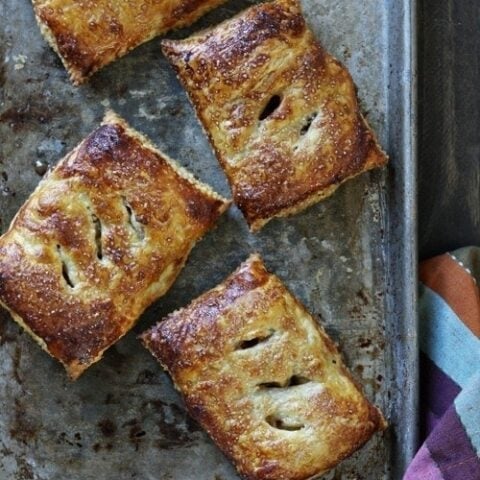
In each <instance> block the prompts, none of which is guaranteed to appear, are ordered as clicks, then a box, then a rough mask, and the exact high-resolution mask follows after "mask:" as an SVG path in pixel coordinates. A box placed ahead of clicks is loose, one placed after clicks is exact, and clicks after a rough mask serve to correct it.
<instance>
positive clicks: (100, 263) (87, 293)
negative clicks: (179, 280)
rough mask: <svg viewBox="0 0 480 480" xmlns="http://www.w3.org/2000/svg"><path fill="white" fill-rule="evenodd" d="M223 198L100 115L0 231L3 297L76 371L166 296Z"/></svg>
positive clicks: (125, 128)
mask: <svg viewBox="0 0 480 480" xmlns="http://www.w3.org/2000/svg"><path fill="white" fill-rule="evenodd" d="M227 206H228V202H227V201H225V200H224V199H223V198H221V197H220V196H219V195H217V194H216V193H215V192H213V191H212V190H210V189H209V188H208V187H207V186H205V185H203V184H201V183H199V182H197V181H196V180H195V179H194V178H193V177H192V176H191V175H190V174H189V173H187V172H186V171H185V170H184V169H183V168H181V167H179V166H178V165H176V164H175V163H174V162H173V160H171V159H169V158H168V157H167V156H166V155H164V154H163V153H161V152H159V151H158V150H156V149H155V147H154V146H153V145H152V144H151V143H150V142H149V141H148V140H147V139H146V138H144V137H143V136H141V135H140V134H138V133H137V132H135V131H134V130H133V129H131V128H130V127H129V126H128V125H127V124H126V123H125V122H124V121H123V120H122V119H120V118H119V117H117V116H116V115H115V114H113V113H108V114H107V115H106V117H105V120H104V123H103V124H102V126H100V127H99V128H98V129H97V130H96V131H94V132H93V133H92V134H91V135H90V136H88V137H87V138H86V139H85V140H84V141H83V142H82V143H81V144H80V145H79V146H78V147H77V148H75V150H73V151H72V152H71V153H70V154H68V155H67V156H66V157H65V158H64V159H63V160H61V161H60V162H59V163H58V165H57V166H56V167H55V168H54V169H53V170H52V171H51V172H50V173H49V174H48V175H47V177H46V178H45V179H44V180H42V181H41V182H40V184H39V185H38V187H37V189H36V190H35V191H34V192H33V193H32V195H31V196H30V198H29V199H28V200H27V202H26V203H25V204H24V205H23V207H22V208H21V209H20V211H19V212H18V214H17V215H16V217H15V218H14V220H13V222H12V224H11V226H10V229H9V230H8V231H7V232H6V233H5V235H3V236H2V237H0V304H2V305H3V306H4V307H5V308H6V309H7V310H9V311H10V313H11V314H12V316H13V318H14V319H15V320H16V321H17V322H18V323H19V324H20V325H22V326H23V327H24V328H25V329H26V330H27V331H28V332H29V333H30V334H31V335H32V336H33V337H34V339H35V340H36V341H37V342H38V343H39V344H40V345H41V346H42V347H43V348H44V349H45V350H46V351H47V352H48V353H50V355H52V356H53V357H55V358H56V359H58V360H59V361H60V362H62V363H63V365H64V366H65V368H66V369H67V371H68V373H69V375H70V377H71V378H73V379H75V378H77V377H78V376H79V375H80V374H81V373H82V372H83V371H84V370H85V369H87V368H88V367H89V366H90V365H91V364H92V363H94V362H97V361H98V360H99V359H100V358H101V357H102V354H103V352H104V351H105V350H106V349H107V348H108V347H109V346H111V345H112V344H113V343H115V342H116V341H117V340H119V339H120V338H121V337H122V336H123V335H125V333H127V332H128V331H129V330H130V328H132V326H133V325H134V323H135V322H136V320H137V319H138V317H139V316H140V314H141V313H142V312H143V311H144V309H145V308H146V307H147V306H148V305H150V304H151V303H152V302H153V301H154V300H156V299H157V298H158V297H160V296H162V295H163V294H165V292H166V291H167V290H168V289H169V287H170V285H171V284H172V283H173V281H174V280H175V278H176V277H177V275H178V273H179V272H180V270H181V269H182V267H183V265H184V263H185V261H186V259H187V256H188V254H189V252H190V250H191V248H192V247H193V246H194V244H195V242H196V241H197V240H198V239H200V238H201V237H202V236H203V235H204V233H205V232H206V231H207V230H208V229H210V228H212V226H213V225H214V223H215V221H216V220H217V218H218V217H219V215H220V214H221V213H222V212H223V211H224V210H225V209H226V208H227Z"/></svg>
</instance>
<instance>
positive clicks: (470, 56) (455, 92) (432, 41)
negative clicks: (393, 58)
mask: <svg viewBox="0 0 480 480" xmlns="http://www.w3.org/2000/svg"><path fill="white" fill-rule="evenodd" d="M418 55H419V84H418V95H419V155H418V181H419V185H418V192H419V198H418V209H419V215H418V221H419V253H420V257H421V258H426V257H429V256H432V255H436V254H438V253H442V252H444V251H446V250H452V249H455V248H458V247H463V246H466V245H472V244H476V245H479V246H480V0H419V45H418Z"/></svg>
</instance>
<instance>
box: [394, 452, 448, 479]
mask: <svg viewBox="0 0 480 480" xmlns="http://www.w3.org/2000/svg"><path fill="white" fill-rule="evenodd" d="M420 479H421V480H444V478H443V476H442V472H440V470H439V469H438V467H437V466H436V465H435V462H434V461H433V460H432V457H431V456H430V452H429V451H428V448H427V447H425V445H424V446H423V447H422V448H421V449H420V450H419V451H418V453H417V455H415V459H414V460H413V462H412V463H411V464H410V467H409V468H408V470H407V473H406V474H405V476H404V477H403V480H420Z"/></svg>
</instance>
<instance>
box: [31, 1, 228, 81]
mask: <svg viewBox="0 0 480 480" xmlns="http://www.w3.org/2000/svg"><path fill="white" fill-rule="evenodd" d="M224 1H225V0H153V1H152V0H133V1H129V0H32V2H33V7H34V9H35V14H36V17H37V20H38V23H39V25H40V28H41V30H42V33H43V35H44V36H45V38H46V39H47V40H48V42H49V43H50V45H51V46H52V47H53V49H54V50H55V51H56V52H57V53H58V55H59V56H60V58H61V59H62V62H63V64H64V65H65V67H66V69H67V70H68V72H69V74H70V77H71V79H72V81H73V82H74V83H75V84H80V83H82V82H84V81H85V80H86V79H87V78H88V77H89V76H90V75H92V74H93V73H95V72H96V71H97V70H98V69H100V68H102V67H103V66H105V65H106V64H108V63H110V62H112V61H113V60H116V59H117V58H119V57H121V56H122V55H125V54H126V53H127V52H129V51H130V50H132V49H133V48H135V47H137V46H138V45H140V44H141V43H144V42H146V41H148V40H150V39H152V38H153V37H155V36H157V35H160V34H162V33H165V32H166V31H168V30H171V29H173V28H178V27H183V26H186V25H189V24H191V23H193V22H194V21H195V20H197V19H198V18H199V17H200V16H202V15H203V14H204V13H206V12H207V11H208V10H210V9H212V8H214V7H216V6H217V5H220V4H221V3H223V2H224Z"/></svg>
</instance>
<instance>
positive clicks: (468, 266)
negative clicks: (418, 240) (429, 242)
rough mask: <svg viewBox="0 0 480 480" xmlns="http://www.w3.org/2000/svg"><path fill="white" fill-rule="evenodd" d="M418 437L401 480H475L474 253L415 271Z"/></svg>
mask: <svg viewBox="0 0 480 480" xmlns="http://www.w3.org/2000/svg"><path fill="white" fill-rule="evenodd" d="M420 281H421V284H420V296H419V338H420V350H421V353H420V369H421V374H420V377H421V378H420V405H421V426H420V427H421V435H422V439H425V441H424V443H423V445H422V447H421V448H420V450H419V451H418V453H417V455H416V456H415V458H414V460H413V461H412V463H411V465H410V467H409V468H408V470H407V472H406V474H405V477H404V480H480V368H479V367H480V294H479V288H478V282H479V281H480V248H478V247H467V248H463V249H460V250H457V251H455V252H453V253H447V254H444V255H440V256H438V257H434V258H432V259H430V260H427V261H425V262H422V263H421V265H420Z"/></svg>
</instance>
